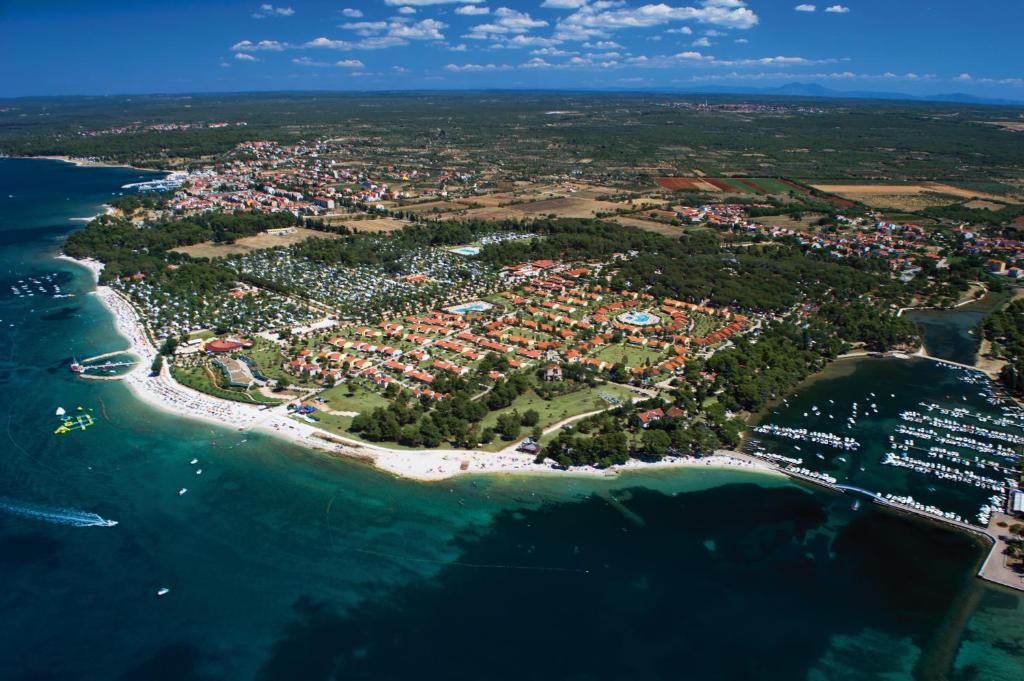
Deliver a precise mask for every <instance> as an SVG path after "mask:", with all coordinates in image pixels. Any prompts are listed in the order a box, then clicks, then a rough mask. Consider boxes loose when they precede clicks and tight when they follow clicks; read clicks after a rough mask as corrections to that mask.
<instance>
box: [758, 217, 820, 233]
mask: <svg viewBox="0 0 1024 681" xmlns="http://www.w3.org/2000/svg"><path fill="white" fill-rule="evenodd" d="M823 215H824V214H823V213H804V219H803V220H794V219H793V216H792V215H768V216H765V217H763V218H757V221H758V222H760V223H763V224H765V225H768V226H769V227H781V228H782V229H796V230H803V229H810V228H812V226H813V225H814V223H815V222H816V221H817V220H818V218H820V217H822V216H823Z"/></svg>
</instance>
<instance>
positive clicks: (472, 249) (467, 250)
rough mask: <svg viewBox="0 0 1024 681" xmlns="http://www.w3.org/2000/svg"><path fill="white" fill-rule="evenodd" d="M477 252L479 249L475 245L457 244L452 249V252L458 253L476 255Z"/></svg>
mask: <svg viewBox="0 0 1024 681" xmlns="http://www.w3.org/2000/svg"><path fill="white" fill-rule="evenodd" d="M479 252H480V249H479V248H477V247H476V246H459V247H458V248H453V249H452V253H458V254H459V255H476V254H477V253H479Z"/></svg>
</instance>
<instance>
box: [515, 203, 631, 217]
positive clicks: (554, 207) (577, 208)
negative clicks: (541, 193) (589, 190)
mask: <svg viewBox="0 0 1024 681" xmlns="http://www.w3.org/2000/svg"><path fill="white" fill-rule="evenodd" d="M509 208H510V209H512V210H514V211H515V212H518V213H522V214H524V215H531V216H532V215H547V214H548V213H553V214H555V215H557V216H559V217H564V218H588V217H592V216H593V215H594V214H595V213H601V212H608V211H613V210H616V209H617V208H619V205H618V204H615V203H609V202H607V201H597V200H595V199H578V198H561V199H547V200H546V201H535V202H534V203H524V204H519V205H517V206H509Z"/></svg>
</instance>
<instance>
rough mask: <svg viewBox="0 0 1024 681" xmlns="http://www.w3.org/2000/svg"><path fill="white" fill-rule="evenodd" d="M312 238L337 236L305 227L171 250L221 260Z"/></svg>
mask: <svg viewBox="0 0 1024 681" xmlns="http://www.w3.org/2000/svg"><path fill="white" fill-rule="evenodd" d="M312 237H321V238H324V237H326V238H329V239H331V238H337V237H338V235H337V234H332V233H330V232H318V231H317V230H315V229H306V228H305V227H296V228H295V231H294V232H293V233H292V234H282V235H275V234H267V233H266V232H264V233H262V234H257V235H256V236H247V237H243V238H241V239H238V240H237V241H235V243H233V244H217V243H214V242H212V241H204V242H202V243H198V244H193V245H191V246H179V247H178V248H172V249H171V250H172V251H174V252H175V253H184V254H186V255H188V256H190V257H192V258H221V257H224V256H227V255H243V254H245V253H252V252H253V251H259V250H263V249H265V248H275V247H278V246H291V245H292V244H297V243H299V242H301V241H305V240H306V239H310V238H312Z"/></svg>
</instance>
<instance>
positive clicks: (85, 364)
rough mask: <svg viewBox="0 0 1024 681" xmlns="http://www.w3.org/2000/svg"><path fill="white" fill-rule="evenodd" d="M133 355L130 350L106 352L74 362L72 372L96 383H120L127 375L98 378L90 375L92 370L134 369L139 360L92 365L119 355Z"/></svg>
mask: <svg viewBox="0 0 1024 681" xmlns="http://www.w3.org/2000/svg"><path fill="white" fill-rule="evenodd" d="M129 354H131V352H130V351H128V350H115V351H113V352H104V353H103V354H100V355H93V356H92V357H87V358H85V359H83V360H81V361H74V362H72V363H71V371H73V372H74V373H76V374H78V376H80V377H81V378H87V379H90V380H94V381H119V380H121V379H122V378H124V376H125V374H120V375H114V376H97V375H95V374H88V373H86V372H87V371H90V370H103V369H116V368H118V367H133V366H135V365H136V364H138V363H139V360H138V359H133V360H125V361H120V362H111V361H108V362H103V363H102V364H92V362H98V361H100V360H103V359H107V358H110V357H117V356H119V355H129Z"/></svg>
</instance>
